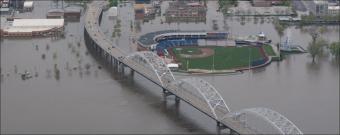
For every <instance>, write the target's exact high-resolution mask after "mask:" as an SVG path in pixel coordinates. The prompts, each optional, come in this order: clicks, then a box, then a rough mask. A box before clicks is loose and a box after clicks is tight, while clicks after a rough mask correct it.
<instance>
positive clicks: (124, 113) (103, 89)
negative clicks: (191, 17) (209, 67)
mask: <svg viewBox="0 0 340 135" xmlns="http://www.w3.org/2000/svg"><path fill="white" fill-rule="evenodd" d="M54 4H55V3H53V2H50V1H39V2H37V5H36V8H35V9H34V11H33V13H24V14H20V15H19V16H28V17H32V18H45V14H44V13H46V11H47V10H48V9H49V8H51V7H52V6H54ZM166 5H167V4H166V2H165V4H163V5H162V12H164V9H165V8H166ZM216 7H217V4H216V2H214V1H212V2H209V3H208V11H207V14H208V16H207V21H206V22H198V23H171V24H167V23H162V21H164V17H163V16H160V17H156V18H155V19H154V20H151V21H149V22H142V21H136V20H135V19H134V12H133V6H132V5H131V4H126V5H125V6H122V7H120V8H119V15H120V16H119V17H118V18H119V19H120V20H121V28H120V29H121V35H120V37H119V36H118V35H117V36H116V37H115V38H112V33H113V28H114V25H115V24H116V23H117V22H116V20H110V19H108V17H107V15H106V12H105V13H104V15H103V21H102V24H101V27H102V29H103V31H104V32H105V33H106V36H107V37H108V38H112V40H113V41H114V42H116V43H117V44H118V46H119V47H120V48H122V49H124V50H125V51H127V52H134V51H136V45H135V44H133V43H132V39H137V38H138V36H140V35H143V34H145V33H149V32H154V31H159V30H164V29H167V30H173V29H175V30H179V29H180V30H200V31H212V30H213V21H212V20H216V23H217V24H218V25H219V31H229V32H231V33H232V34H234V35H240V36H246V35H252V34H257V33H259V32H261V31H263V32H264V33H266V34H267V35H268V37H269V38H270V39H272V40H273V42H274V43H277V42H279V36H278V34H277V32H276V31H275V29H274V26H273V25H272V24H271V23H270V22H271V20H272V19H270V18H264V19H263V21H261V18H258V21H256V19H254V18H253V17H247V18H245V21H244V22H242V20H241V19H240V18H236V17H235V18H230V17H229V18H225V17H223V15H222V14H220V13H217V12H216V10H215V9H216ZM26 14H28V15H26ZM82 14H84V13H82ZM83 20H84V18H83V17H82V18H81V19H80V22H68V23H67V25H66V26H65V31H66V34H65V38H62V39H59V40H53V39H51V38H34V39H4V40H3V41H1V129H2V130H1V133H14V134H20V133H32V134H35V133H55V134H62V133H67V134H69V133H80V134H82V133H93V134H95V133H108V134H112V133H143V134H149V133H202V132H203V133H216V132H217V131H216V127H215V124H216V123H214V121H213V120H212V119H210V118H209V117H207V116H205V115H204V114H202V113H200V112H199V111H197V110H195V109H194V108H193V107H191V106H189V105H188V104H186V103H184V102H181V104H180V105H179V106H176V105H175V103H174V101H173V100H172V97H169V99H168V101H167V103H165V102H164V100H163V98H162V95H161V89H160V88H159V87H158V86H156V85H154V84H153V83H152V82H150V81H149V80H147V79H145V78H143V77H142V76H140V75H138V74H135V76H134V77H131V76H127V77H121V76H119V74H117V73H114V72H112V71H111V70H110V69H109V68H106V67H105V66H104V64H103V63H102V62H101V61H100V60H99V59H97V58H96V57H95V56H94V55H93V54H91V53H89V51H88V48H86V46H85V45H84V39H83V34H84V33H83V31H84V29H83V27H84V22H83ZM131 24H133V27H132V28H131ZM289 30H290V31H291V33H292V40H293V41H294V42H296V43H297V44H300V45H301V46H302V47H304V48H306V47H307V45H308V43H309V42H310V41H311V37H310V35H309V34H308V33H306V32H304V31H303V30H302V29H300V28H295V27H290V28H289ZM287 31H288V30H286V32H287ZM322 36H323V37H324V38H325V39H326V40H328V41H337V40H339V39H338V37H339V27H338V26H337V27H335V26H331V27H329V31H328V32H326V33H324V34H323V35H322ZM25 71H28V72H30V73H31V74H32V76H33V77H32V78H31V79H28V80H22V78H21V77H20V73H24V72H25ZM175 75H176V78H184V77H188V76H183V75H179V74H176V73H175ZM195 77H201V78H203V79H205V80H207V81H208V82H210V83H211V84H212V85H214V86H215V87H216V89H218V91H219V92H220V93H221V95H222V97H223V98H224V99H225V101H226V102H227V104H228V105H229V107H230V109H231V110H234V111H236V110H240V109H243V108H249V107H267V108H271V109H273V110H276V111H278V112H280V113H281V114H283V115H285V116H286V117H287V118H288V119H290V120H291V121H292V122H294V123H295V124H296V125H297V126H298V127H299V128H300V129H301V130H302V132H304V133H305V134H308V133H339V128H338V127H339V120H338V119H339V115H338V114H339V102H338V101H339V63H337V62H336V61H334V59H332V58H330V57H329V56H327V57H323V58H321V59H319V60H317V63H316V64H313V63H312V59H311V58H310V57H309V54H307V53H306V54H293V55H289V56H286V59H284V60H283V61H282V62H272V63H271V64H270V65H269V66H267V67H265V68H261V69H256V70H252V71H250V72H248V71H247V72H244V73H242V74H236V75H230V74H226V75H205V76H195Z"/></svg>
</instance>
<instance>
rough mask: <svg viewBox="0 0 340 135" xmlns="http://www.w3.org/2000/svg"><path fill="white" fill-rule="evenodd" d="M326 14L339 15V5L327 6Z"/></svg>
mask: <svg viewBox="0 0 340 135" xmlns="http://www.w3.org/2000/svg"><path fill="white" fill-rule="evenodd" d="M328 14H329V15H339V14H340V6H328Z"/></svg>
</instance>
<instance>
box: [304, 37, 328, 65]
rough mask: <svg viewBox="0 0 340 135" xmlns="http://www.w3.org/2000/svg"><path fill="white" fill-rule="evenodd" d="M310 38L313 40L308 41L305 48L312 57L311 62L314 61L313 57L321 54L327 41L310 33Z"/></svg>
mask: <svg viewBox="0 0 340 135" xmlns="http://www.w3.org/2000/svg"><path fill="white" fill-rule="evenodd" d="M312 38H313V40H312V42H310V43H309V45H308V47H307V50H308V52H309V54H310V55H311V56H312V58H313V63H315V58H316V57H320V56H321V55H322V54H323V48H324V46H327V41H325V40H323V39H322V38H318V37H317V36H314V35H312Z"/></svg>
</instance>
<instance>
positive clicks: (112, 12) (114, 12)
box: [108, 7, 118, 19]
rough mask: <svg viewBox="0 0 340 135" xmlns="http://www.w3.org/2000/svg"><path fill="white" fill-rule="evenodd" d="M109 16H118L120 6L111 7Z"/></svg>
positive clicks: (111, 17)
mask: <svg viewBox="0 0 340 135" xmlns="http://www.w3.org/2000/svg"><path fill="white" fill-rule="evenodd" d="M108 16H109V19H115V18H116V17H117V16H118V8H117V7H111V8H110V9H109V10H108Z"/></svg>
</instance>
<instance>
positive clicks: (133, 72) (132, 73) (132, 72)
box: [130, 68, 135, 76]
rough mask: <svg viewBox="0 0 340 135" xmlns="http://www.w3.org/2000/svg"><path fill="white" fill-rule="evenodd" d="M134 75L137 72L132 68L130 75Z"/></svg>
mask: <svg viewBox="0 0 340 135" xmlns="http://www.w3.org/2000/svg"><path fill="white" fill-rule="evenodd" d="M134 74H135V70H133V69H132V68H130V75H131V76H134Z"/></svg>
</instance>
